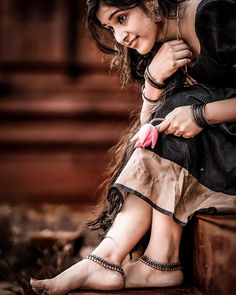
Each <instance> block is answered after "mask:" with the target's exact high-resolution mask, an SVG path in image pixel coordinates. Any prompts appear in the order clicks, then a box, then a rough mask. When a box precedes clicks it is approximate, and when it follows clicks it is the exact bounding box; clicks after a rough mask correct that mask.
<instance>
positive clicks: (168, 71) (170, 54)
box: [149, 40, 193, 83]
mask: <svg viewBox="0 0 236 295" xmlns="http://www.w3.org/2000/svg"><path fill="white" fill-rule="evenodd" d="M192 59H193V53H192V51H191V50H190V48H189V46H188V45H187V44H186V43H185V42H184V41H183V40H171V41H167V42H165V43H163V45H162V46H161V48H160V49H159V50H158V52H157V53H156V55H155V56H154V58H153V59H152V61H151V63H150V65H149V71H150V73H151V75H152V77H153V78H154V79H155V80H156V81H157V82H159V83H164V82H165V80H166V79H167V78H169V77H170V76H172V75H173V74H174V73H175V72H176V71H177V70H178V69H179V68H180V67H182V66H184V65H186V64H189V63H190V62H191V60H192Z"/></svg>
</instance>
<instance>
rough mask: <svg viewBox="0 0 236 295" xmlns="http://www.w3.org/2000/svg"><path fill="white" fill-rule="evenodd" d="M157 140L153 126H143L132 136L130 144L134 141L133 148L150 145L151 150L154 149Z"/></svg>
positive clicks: (156, 133)
mask: <svg viewBox="0 0 236 295" xmlns="http://www.w3.org/2000/svg"><path fill="white" fill-rule="evenodd" d="M157 138H158V132H157V129H156V127H155V126H153V125H152V124H149V123H148V124H144V125H143V126H142V127H141V128H140V129H139V131H138V132H137V133H136V134H135V135H134V137H133V138H132V139H131V140H130V142H132V141H134V140H136V143H135V148H138V147H141V148H145V147H146V146H149V145H151V147H152V148H154V147H155V145H156V142H157Z"/></svg>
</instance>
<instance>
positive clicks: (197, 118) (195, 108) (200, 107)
mask: <svg viewBox="0 0 236 295" xmlns="http://www.w3.org/2000/svg"><path fill="white" fill-rule="evenodd" d="M205 105H206V103H201V104H193V105H191V106H190V110H191V114H192V118H193V120H194V123H195V124H196V125H197V126H198V127H200V128H205V127H214V125H211V124H210V123H209V122H208V121H207V119H206V116H205Z"/></svg>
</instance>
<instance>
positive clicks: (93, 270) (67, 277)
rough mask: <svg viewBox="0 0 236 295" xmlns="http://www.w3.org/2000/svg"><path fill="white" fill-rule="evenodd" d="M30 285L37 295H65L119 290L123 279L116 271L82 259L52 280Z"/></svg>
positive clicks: (32, 281)
mask: <svg viewBox="0 0 236 295" xmlns="http://www.w3.org/2000/svg"><path fill="white" fill-rule="evenodd" d="M30 284H31V286H32V288H33V290H34V291H35V292H36V293H38V294H43V292H44V294H48V295H65V294H67V293H68V292H70V291H72V290H75V289H78V288H85V289H95V290H119V289H122V288H123V287H124V278H123V277H122V275H121V274H120V273H118V272H116V271H112V270H109V269H106V268H104V267H102V266H101V265H99V264H98V263H96V262H93V261H91V260H88V259H84V260H82V261H81V262H78V263H76V264H75V265H73V266H72V267H70V268H68V269H67V270H65V271H64V272H62V273H61V274H59V275H58V276H56V277H55V278H53V279H48V280H35V279H31V281H30Z"/></svg>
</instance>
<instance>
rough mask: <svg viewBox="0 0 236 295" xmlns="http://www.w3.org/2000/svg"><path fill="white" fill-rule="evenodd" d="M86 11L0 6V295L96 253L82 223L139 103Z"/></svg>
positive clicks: (46, 4)
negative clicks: (99, 45) (92, 32)
mask: <svg viewBox="0 0 236 295" xmlns="http://www.w3.org/2000/svg"><path fill="white" fill-rule="evenodd" d="M85 11H86V9H85V0H40V1H39V0H1V1H0V294H1V295H4V294H32V293H31V292H32V290H31V289H30V287H29V285H28V283H27V282H28V280H29V276H30V275H31V276H35V277H50V276H53V275H55V274H56V273H58V272H60V271H61V270H63V269H65V268H66V267H68V266H69V265H71V264H72V263H74V262H75V261H78V259H80V258H81V257H82V256H84V255H87V254H88V253H90V251H91V247H92V248H93V247H95V246H96V244H97V243H98V238H97V235H96V236H95V234H94V233H90V232H88V231H86V230H85V229H84V221H85V220H87V219H89V212H90V211H91V210H92V209H91V210H90V208H91V207H90V206H92V205H94V204H95V203H96V201H97V197H96V194H95V190H96V187H97V186H98V185H99V179H100V176H101V174H102V172H103V171H104V168H105V167H106V163H107V157H106V153H107V151H108V149H109V148H110V147H112V146H113V145H114V144H115V143H116V142H117V140H118V138H119V137H120V135H121V133H122V131H123V130H124V129H125V128H126V127H127V125H128V118H129V113H130V111H135V110H136V109H137V107H138V106H139V104H140V103H141V100H140V98H139V97H138V94H137V91H136V90H134V88H129V89H126V90H121V88H120V81H119V77H118V76H117V75H116V74H115V73H109V60H108V59H107V57H104V55H103V54H101V53H100V52H98V50H97V49H96V48H95V46H94V45H93V43H92V42H91V40H90V38H89V36H88V32H87V31H86V28H85V25H84V16H85ZM6 282H8V283H9V284H10V286H11V287H9V285H8V284H7V283H6ZM6 284H7V285H6ZM11 292H12V293H11Z"/></svg>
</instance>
